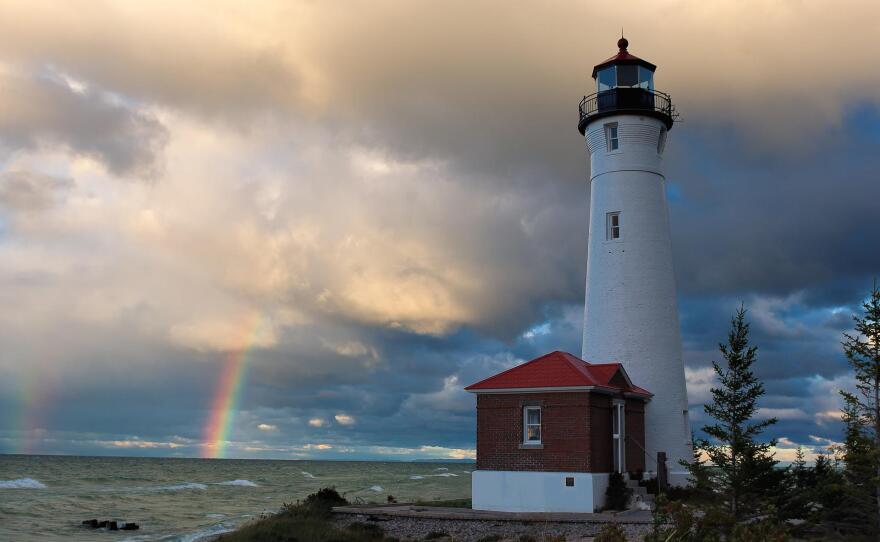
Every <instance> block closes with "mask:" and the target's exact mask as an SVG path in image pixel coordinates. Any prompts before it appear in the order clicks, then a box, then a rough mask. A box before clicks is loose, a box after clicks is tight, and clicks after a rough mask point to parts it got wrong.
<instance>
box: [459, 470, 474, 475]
mask: <svg viewBox="0 0 880 542" xmlns="http://www.w3.org/2000/svg"><path fill="white" fill-rule="evenodd" d="M461 472H463V473H464V474H470V473H471V472H472V471H469V470H463V471H461Z"/></svg>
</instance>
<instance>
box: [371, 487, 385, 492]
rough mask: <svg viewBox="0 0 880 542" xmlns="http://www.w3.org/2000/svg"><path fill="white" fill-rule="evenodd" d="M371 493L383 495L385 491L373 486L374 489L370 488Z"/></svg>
mask: <svg viewBox="0 0 880 542" xmlns="http://www.w3.org/2000/svg"><path fill="white" fill-rule="evenodd" d="M370 491H375V492H376V493H382V492H383V491H385V490H384V489H382V486H372V487H371V488H370Z"/></svg>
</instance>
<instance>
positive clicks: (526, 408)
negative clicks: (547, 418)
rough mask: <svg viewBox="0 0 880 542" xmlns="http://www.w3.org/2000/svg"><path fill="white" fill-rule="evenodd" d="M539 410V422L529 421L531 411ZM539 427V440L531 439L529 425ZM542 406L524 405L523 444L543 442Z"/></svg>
mask: <svg viewBox="0 0 880 542" xmlns="http://www.w3.org/2000/svg"><path fill="white" fill-rule="evenodd" d="M530 410H537V411H538V423H536V424H534V423H531V424H530V423H529V411H530ZM534 426H537V427H538V440H529V427H534ZM541 437H542V435H541V407H539V406H524V407H523V444H541Z"/></svg>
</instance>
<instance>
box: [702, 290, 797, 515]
mask: <svg viewBox="0 0 880 542" xmlns="http://www.w3.org/2000/svg"><path fill="white" fill-rule="evenodd" d="M745 317H746V310H745V308H743V307H742V306H741V307H740V308H739V310H738V311H737V313H736V316H734V317H733V318H732V319H731V329H730V332H729V334H728V337H727V344H719V349H720V350H721V355H722V357H723V358H724V364H723V365H722V364H719V363H718V362H715V361H713V362H712V365H713V366H714V367H715V373H716V374H717V376H718V380H719V383H720V386H719V387H717V388H712V390H711V391H712V403H711V404H708V405H706V406H705V407H704V409H705V411H706V413H707V414H709V415H710V416H711V417H712V418H713V419H714V421H715V423H713V424H711V425H706V426H704V427H703V432H704V433H705V434H706V435H708V436H709V437H711V439H712V440H708V439H705V438H704V439H698V440H697V441H696V444H697V447H698V448H701V449H702V450H703V451H704V452H705V454H706V456H707V458H708V462H709V463H711V465H712V466H709V465H706V464H705V463H700V462H699V461H695V462H694V463H692V464H690V465H689V468H690V471H691V475H692V478H694V479H696V480H701V479H704V478H706V477H708V479H709V480H710V481H711V483H712V486H713V487H714V490H715V492H716V493H717V494H718V495H719V496H720V498H721V499H722V501H723V502H722V506H723V508H724V509H725V510H726V512H727V513H728V514H730V516H731V518H732V519H733V520H734V521H741V520H743V519H745V518H747V517H749V516H750V515H752V514H754V513H755V512H757V511H759V510H761V509H762V508H763V507H764V506H766V505H767V503H768V502H771V501H775V500H776V497H777V495H776V491H777V489H778V486H779V485H780V483H781V482H782V479H783V477H784V472H780V471H776V470H775V468H774V467H775V465H776V460H775V459H774V457H773V454H772V453H771V452H770V447H771V446H773V445H775V444H776V442H775V441H772V440H771V441H770V442H766V443H760V442H757V440H756V438H757V437H758V436H759V435H760V434H761V433H762V432H763V431H764V429H766V428H767V427H768V426H770V425H772V424H774V423H776V419H775V418H771V419H769V420H764V421H753V417H754V415H755V411H756V410H757V408H758V406H757V401H758V398H759V397H761V396H762V395H763V394H764V386H763V384H762V383H761V382H760V381H759V380H758V379H757V378H756V377H755V375H754V373H753V372H752V365H754V363H755V360H756V356H755V354H756V352H757V348H756V347H754V346H749V324H748V322H746V318H745Z"/></svg>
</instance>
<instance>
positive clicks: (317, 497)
mask: <svg viewBox="0 0 880 542" xmlns="http://www.w3.org/2000/svg"><path fill="white" fill-rule="evenodd" d="M343 504H348V503H347V501H346V500H345V499H344V498H342V496H340V495H339V493H337V492H336V490H335V489H333V488H327V489H322V490H320V491H318V492H317V493H313V494H311V495H309V496H308V497H306V499H305V501H303V502H301V503H300V502H297V503H295V504H285V505H284V507H283V508H282V509H281V511H280V512H279V513H277V514H275V515H274V516H269V517H266V518H263V519H260V520H259V521H256V522H254V523H250V524H248V525H245V526H243V527H241V528H240V529H238V530H237V531H235V532H232V533H227V534H224V535H220V537H218V540H220V541H222V542H257V541H259V542H392V541H395V540H396V539H394V538H389V537H386V536H385V531H383V530H382V528H381V527H379V526H378V525H373V524H368V523H352V524H350V525H348V526H345V527H337V526H336V525H333V523H331V521H330V516H331V509H332V508H333V507H334V506H340V505H343Z"/></svg>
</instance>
